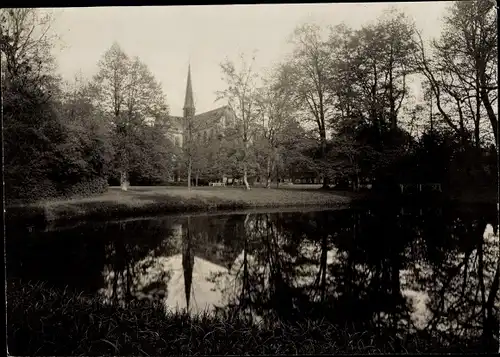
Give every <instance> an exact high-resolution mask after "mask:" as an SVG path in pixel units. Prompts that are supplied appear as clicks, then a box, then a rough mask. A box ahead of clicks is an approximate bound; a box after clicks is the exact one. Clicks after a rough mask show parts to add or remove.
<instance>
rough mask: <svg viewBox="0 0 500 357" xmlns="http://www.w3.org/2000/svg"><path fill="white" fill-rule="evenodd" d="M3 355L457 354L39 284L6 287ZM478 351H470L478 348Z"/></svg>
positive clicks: (429, 345) (409, 339) (326, 327)
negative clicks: (109, 300) (115, 303)
mask: <svg viewBox="0 0 500 357" xmlns="http://www.w3.org/2000/svg"><path fill="white" fill-rule="evenodd" d="M7 302H8V304H7V320H8V321H7V326H8V348H9V352H10V353H11V354H13V355H66V356H70V355H170V354H183V355H184V354H201V355H214V354H218V355H226V354H233V355H234V354H273V355H274V354H335V353H380V352H385V353H398V352H403V353H404V352H412V353H414V352H461V351H473V350H474V349H475V348H474V346H469V347H464V346H456V347H454V346H445V345H444V344H443V343H442V342H439V341H437V340H435V339H433V338H431V337H429V336H424V335H422V336H416V335H407V336H402V337H399V338H397V337H395V336H384V335H383V334H382V335H380V334H377V335H375V334H374V333H370V332H367V331H359V332H356V331H348V330H346V329H339V328H338V327H335V326H333V325H331V324H329V323H327V322H325V321H322V322H320V321H300V322H295V323H284V322H280V321H279V320H276V319H275V320H273V321H275V325H274V326H273V327H270V326H266V325H264V324H258V325H257V324H252V323H250V322H245V321H244V320H243V319H242V318H238V317H234V316H233V317H228V316H226V317H212V316H209V315H207V314H205V315H201V316H196V317H189V316H188V315H186V314H183V313H165V311H164V309H163V307H162V306H160V305H159V304H155V303H132V304H130V306H128V307H127V308H120V307H112V306H108V305H105V304H103V303H102V302H100V301H99V300H98V299H95V298H94V299H92V298H85V297H84V296H82V295H79V294H75V293H71V292H68V291H58V290H53V289H49V288H47V287H45V286H44V285H43V284H39V283H35V284H22V285H21V284H19V283H17V284H14V283H9V287H8V289H7ZM477 347H478V346H477V345H476V348H477Z"/></svg>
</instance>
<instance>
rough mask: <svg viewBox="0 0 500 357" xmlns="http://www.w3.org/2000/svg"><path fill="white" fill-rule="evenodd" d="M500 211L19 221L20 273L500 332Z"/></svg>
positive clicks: (126, 297) (258, 315) (15, 244)
mask: <svg viewBox="0 0 500 357" xmlns="http://www.w3.org/2000/svg"><path fill="white" fill-rule="evenodd" d="M495 222H496V210H495V207H479V208H476V207H467V208H457V207H426V208H418V207H417V208H412V207H388V206H385V207H364V208H357V209H343V210H326V211H325V210H318V211H309V212H278V213H276V212H274V213H244V214H243V213H242V214H218V215H190V216H188V215H186V216H176V217H174V216H170V217H162V218H155V219H137V220H129V221H119V222H107V223H87V224H81V225H78V226H74V227H67V228H57V229H45V230H38V231H29V230H28V229H25V230H24V229H23V230H21V229H19V228H14V227H10V229H9V227H8V231H7V275H8V278H16V279H21V281H28V280H32V281H33V280H35V281H44V282H46V283H47V284H48V285H50V286H54V287H60V288H69V289H74V290H75V291H83V292H86V293H88V294H93V295H95V296H99V297H102V299H103V300H104V301H106V302H107V303H110V304H126V303H127V302H129V301H131V300H157V301H161V302H162V303H163V304H164V305H165V308H167V309H182V310H184V311H186V312H188V313H192V314H195V313H199V312H201V311H208V312H214V313H215V312H220V313H224V312H231V311H232V312H234V311H237V312H239V313H242V314H245V315H246V316H248V317H249V318H251V319H253V320H255V321H268V322H269V321H273V319H276V318H279V319H281V320H286V321H298V320H301V319H303V318H308V319H326V320H327V321H329V322H331V323H332V324H335V325H338V326H339V327H341V328H355V329H357V330H358V331H359V330H363V331H366V330H373V331H378V332H379V333H384V332H389V333H397V332H398V331H406V332H408V331H414V332H415V333H424V334H425V333H431V334H439V336H440V337H441V338H444V339H448V340H449V341H450V342H451V341H454V340H457V339H463V340H476V339H477V338H484V336H486V337H488V339H489V340H490V341H492V340H495V339H497V338H498V326H499V320H498V316H499V311H498V310H499V309H498V305H499V301H500V300H499V299H498V290H499V289H498V260H499V242H498V237H496V236H495V235H494V234H493V233H492V226H494V225H495ZM495 279H496V280H497V282H496V283H495Z"/></svg>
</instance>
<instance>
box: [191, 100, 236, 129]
mask: <svg viewBox="0 0 500 357" xmlns="http://www.w3.org/2000/svg"><path fill="white" fill-rule="evenodd" d="M227 109H228V107H227V106H223V107H220V108H216V109H212V110H210V111H208V112H205V113H201V114H198V115H195V117H194V120H195V122H196V123H198V124H199V125H200V129H203V128H205V127H206V128H209V127H211V126H213V125H215V124H217V123H218V122H219V119H220V118H221V116H223V115H224V114H225V113H226V112H227Z"/></svg>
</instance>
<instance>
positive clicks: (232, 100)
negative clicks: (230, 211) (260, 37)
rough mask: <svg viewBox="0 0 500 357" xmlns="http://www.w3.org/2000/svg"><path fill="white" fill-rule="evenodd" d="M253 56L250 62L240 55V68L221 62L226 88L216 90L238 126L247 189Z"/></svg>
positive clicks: (253, 99) (253, 98) (253, 112)
mask: <svg viewBox="0 0 500 357" xmlns="http://www.w3.org/2000/svg"><path fill="white" fill-rule="evenodd" d="M254 62H255V56H253V57H252V60H251V62H250V63H248V62H247V61H246V60H245V57H244V55H241V57H240V68H237V67H236V66H235V65H234V63H233V62H231V61H229V60H226V61H225V62H223V63H222V64H221V70H222V74H223V77H224V80H225V82H226V84H227V88H226V89H225V90H223V91H220V92H218V99H226V100H227V101H228V105H229V107H230V108H231V110H232V111H233V113H234V115H235V120H236V126H237V128H238V136H239V138H238V139H239V141H240V143H241V151H242V154H243V158H242V166H243V182H244V184H245V187H246V189H247V190H250V185H249V183H248V171H249V165H250V161H251V151H250V150H251V147H250V145H251V142H252V141H253V139H254V135H255V121H256V116H257V115H256V110H257V106H256V100H257V74H256V73H255V72H254V70H253V64H254Z"/></svg>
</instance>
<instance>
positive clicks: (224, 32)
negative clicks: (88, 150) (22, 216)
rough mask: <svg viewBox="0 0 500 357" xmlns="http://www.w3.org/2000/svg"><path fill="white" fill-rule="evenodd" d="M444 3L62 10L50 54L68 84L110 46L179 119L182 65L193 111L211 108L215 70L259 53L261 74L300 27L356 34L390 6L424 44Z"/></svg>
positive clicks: (435, 30)
mask: <svg viewBox="0 0 500 357" xmlns="http://www.w3.org/2000/svg"><path fill="white" fill-rule="evenodd" d="M449 5H450V2H413V3H349V4H283V5H279V4H276V5H223V6H161V7H160V6H159V7H153V6H144V7H96V8H64V9H58V10H56V12H55V15H56V20H55V23H54V27H53V29H54V31H56V32H57V33H58V34H59V36H60V38H61V41H62V44H63V45H64V46H63V47H62V48H59V49H58V50H57V52H56V58H57V61H58V65H59V72H60V73H61V74H62V75H63V78H65V79H68V80H71V79H72V78H73V77H74V76H75V74H77V73H78V72H80V71H81V73H82V74H83V75H84V76H85V77H90V76H92V75H94V74H95V73H96V72H97V62H98V61H99V59H100V58H101V56H102V55H103V54H104V52H105V51H106V50H107V49H108V48H109V47H111V45H112V44H113V42H114V41H116V42H118V43H119V44H120V46H121V47H122V48H123V49H124V51H125V52H126V53H127V54H128V55H130V56H139V57H140V59H141V60H142V61H143V62H144V63H146V64H147V66H148V67H149V68H150V70H151V71H152V72H153V74H154V75H155V77H156V79H157V80H159V81H160V82H161V84H162V86H163V90H164V92H165V94H166V97H167V102H168V105H169V106H170V112H171V114H172V115H181V114H182V106H183V104H184V102H183V101H184V93H185V87H186V76H187V68H188V63H189V62H191V71H192V80H193V90H194V97H195V102H196V111H197V113H201V112H204V111H207V110H210V109H214V108H216V107H218V106H220V105H222V104H223V103H215V102H214V101H215V97H216V96H215V92H216V91H217V90H221V89H223V88H224V83H223V81H222V79H221V71H220V63H221V62H222V61H223V60H224V59H225V58H229V59H237V57H238V55H239V54H240V53H242V52H243V53H248V54H251V53H252V52H253V51H254V50H257V51H258V52H257V55H256V65H257V68H259V69H263V68H266V67H270V66H272V65H273V64H274V63H276V62H278V61H279V60H280V59H281V58H282V57H283V56H284V55H286V54H287V53H288V52H289V51H290V45H289V44H288V42H287V40H288V38H289V37H290V35H291V33H292V31H293V29H294V28H295V27H296V26H297V25H299V24H302V23H317V24H319V25H322V26H328V25H337V24H340V23H342V22H344V23H346V24H347V25H349V26H351V27H353V28H358V27H360V26H361V25H363V24H366V23H369V22H372V21H374V20H376V18H377V17H378V16H379V15H381V14H382V12H383V11H384V10H385V9H387V8H388V7H390V6H395V7H397V8H400V9H402V10H403V11H405V13H406V14H407V15H409V16H411V17H412V18H413V19H414V21H415V23H416V25H417V27H418V28H419V29H420V30H421V31H423V35H424V37H426V38H429V37H433V36H436V35H438V34H439V33H440V27H441V19H442V16H443V15H444V13H445V10H446V8H447V7H448V6H449Z"/></svg>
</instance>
